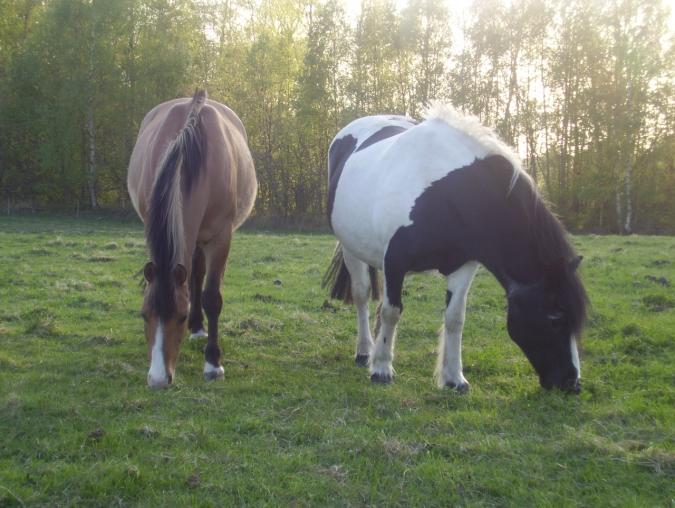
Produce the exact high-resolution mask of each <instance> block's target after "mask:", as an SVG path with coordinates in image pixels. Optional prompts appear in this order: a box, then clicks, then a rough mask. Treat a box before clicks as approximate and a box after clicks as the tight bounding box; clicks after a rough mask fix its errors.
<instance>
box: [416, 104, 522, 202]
mask: <svg viewBox="0 0 675 508" xmlns="http://www.w3.org/2000/svg"><path fill="white" fill-rule="evenodd" d="M423 116H424V119H425V120H433V119H439V120H442V121H443V122H445V123H446V124H448V125H449V126H450V127H452V128H453V129H456V130H458V131H460V132H463V133H464V134H466V135H467V136H469V137H470V138H471V139H473V140H474V141H476V142H477V143H478V144H479V145H481V146H482V147H483V148H484V149H485V151H486V152H487V153H488V155H501V156H502V157H504V158H505V159H506V160H508V161H509V162H510V163H511V166H513V175H512V176H511V182H510V184H509V192H511V190H512V189H513V187H514V186H515V185H516V182H517V181H518V179H519V178H521V177H524V178H525V179H526V180H530V177H529V175H528V174H527V173H526V172H525V171H523V168H522V164H521V162H520V157H518V154H516V152H515V151H514V150H513V148H511V147H510V146H509V145H507V144H506V143H504V141H502V140H501V139H499V136H497V133H496V132H495V131H494V129H491V128H490V127H487V126H485V125H483V124H482V123H481V122H480V120H479V119H478V118H476V117H475V116H473V115H467V114H464V113H460V112H459V111H457V109H455V108H454V107H453V106H452V105H450V104H445V103H443V102H439V101H435V102H432V103H431V106H429V107H428V108H427V110H426V111H425V112H424V114H423Z"/></svg>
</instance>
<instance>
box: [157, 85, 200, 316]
mask: <svg viewBox="0 0 675 508" xmlns="http://www.w3.org/2000/svg"><path fill="white" fill-rule="evenodd" d="M205 102H206V92H205V91H203V90H200V91H197V92H196V93H195V95H194V97H193V99H192V102H191V103H190V112H189V114H188V117H187V121H186V123H185V126H184V127H183V129H182V130H181V131H180V132H179V133H178V135H177V136H176V139H174V140H173V141H172V142H171V144H170V145H169V146H168V148H167V150H166V154H165V155H164V159H163V160H162V163H161V167H160V168H159V170H158V172H157V178H156V181H155V185H154V187H153V189H152V195H151V198H150V206H149V208H148V214H147V220H146V227H145V234H146V238H147V241H148V246H149V249H150V259H151V260H152V261H153V262H154V263H155V266H156V270H155V281H156V284H154V285H153V287H151V289H150V291H151V294H150V305H151V307H152V309H153V310H154V311H155V312H157V314H158V315H159V317H160V318H161V319H164V320H167V319H169V318H170V316H171V315H172V314H173V312H174V310H175V301H174V296H173V295H174V289H175V286H174V278H173V274H172V272H173V269H174V267H175V266H176V264H177V263H178V262H179V260H180V255H181V249H182V248H183V242H184V238H183V235H182V234H180V232H182V222H183V217H182V203H181V201H182V196H187V195H189V193H190V190H191V189H192V185H193V183H194V182H195V181H196V180H197V179H198V178H199V176H200V172H201V171H200V170H201V167H202V161H203V159H204V156H205V153H204V152H205V140H206V137H205V136H204V133H203V125H202V122H201V120H200V117H199V112H200V110H201V108H202V106H203V105H204V103H205ZM178 179H180V180H179V181H178Z"/></svg>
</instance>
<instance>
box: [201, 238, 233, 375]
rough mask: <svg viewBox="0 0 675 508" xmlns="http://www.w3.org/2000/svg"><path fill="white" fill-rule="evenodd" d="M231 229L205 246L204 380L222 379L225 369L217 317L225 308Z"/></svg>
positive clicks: (203, 297) (203, 295) (203, 296)
mask: <svg viewBox="0 0 675 508" xmlns="http://www.w3.org/2000/svg"><path fill="white" fill-rule="evenodd" d="M231 240H232V228H231V226H228V227H227V228H226V229H225V231H223V233H221V234H220V235H218V236H217V237H216V238H214V239H213V240H211V241H210V242H209V243H207V244H206V245H205V246H204V254H205V258H206V285H205V286H204V293H203V294H202V300H203V303H202V305H203V306H204V312H205V313H206V317H207V318H208V321H209V326H208V341H207V343H206V349H205V350H204V358H205V360H206V361H205V363H204V379H206V380H207V381H211V380H214V379H223V377H224V376H225V370H224V369H223V367H222V366H221V365H220V347H219V346H218V318H219V317H220V311H221V309H222V308H223V298H222V296H221V294H220V284H221V281H222V279H223V272H224V271H225V265H226V263H227V256H228V254H229V252H230V241H231Z"/></svg>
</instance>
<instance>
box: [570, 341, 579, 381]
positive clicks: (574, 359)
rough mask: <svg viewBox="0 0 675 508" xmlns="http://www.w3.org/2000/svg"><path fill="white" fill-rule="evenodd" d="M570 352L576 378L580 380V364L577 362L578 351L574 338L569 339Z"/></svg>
mask: <svg viewBox="0 0 675 508" xmlns="http://www.w3.org/2000/svg"><path fill="white" fill-rule="evenodd" d="M570 352H571V353H572V364H574V368H575V369H577V378H581V362H580V361H579V350H578V349H577V341H576V339H575V338H574V337H572V338H571V339H570Z"/></svg>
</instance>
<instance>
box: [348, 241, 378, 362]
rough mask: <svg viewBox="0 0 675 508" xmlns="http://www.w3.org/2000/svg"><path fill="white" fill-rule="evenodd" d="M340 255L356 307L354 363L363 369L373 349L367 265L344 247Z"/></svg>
mask: <svg viewBox="0 0 675 508" xmlns="http://www.w3.org/2000/svg"><path fill="white" fill-rule="evenodd" d="M342 254H343V259H344V262H345V265H346V266H347V270H348V271H349V275H350V278H351V284H352V299H353V300H354V306H355V307H356V320H357V323H358V327H359V334H358V339H357V342H356V357H355V361H356V365H358V366H360V367H365V366H366V365H368V356H369V355H370V350H371V349H372V347H373V337H372V335H371V334H370V322H369V314H368V296H369V290H370V276H369V275H368V265H367V264H366V263H364V262H363V261H361V260H359V259H357V258H356V257H355V256H354V255H353V254H352V253H351V252H349V251H348V250H347V249H345V248H344V246H343V247H342Z"/></svg>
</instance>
